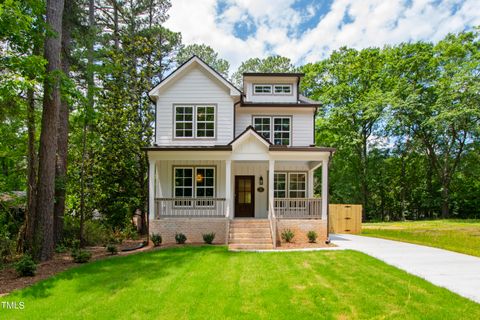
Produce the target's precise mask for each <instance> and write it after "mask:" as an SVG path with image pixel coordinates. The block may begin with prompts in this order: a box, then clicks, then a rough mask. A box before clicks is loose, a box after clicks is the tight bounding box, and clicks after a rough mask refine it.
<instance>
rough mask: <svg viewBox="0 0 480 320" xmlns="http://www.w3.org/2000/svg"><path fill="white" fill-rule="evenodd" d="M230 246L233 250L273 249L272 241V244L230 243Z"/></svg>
mask: <svg viewBox="0 0 480 320" xmlns="http://www.w3.org/2000/svg"><path fill="white" fill-rule="evenodd" d="M228 248H229V249H231V250H255V249H273V245H272V244H271V243H270V244H258V243H233V244H229V245H228Z"/></svg>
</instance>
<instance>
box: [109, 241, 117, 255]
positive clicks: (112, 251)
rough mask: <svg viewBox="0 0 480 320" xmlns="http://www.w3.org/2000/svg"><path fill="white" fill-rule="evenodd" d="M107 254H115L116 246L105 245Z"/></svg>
mask: <svg viewBox="0 0 480 320" xmlns="http://www.w3.org/2000/svg"><path fill="white" fill-rule="evenodd" d="M107 252H108V253H110V254H111V255H114V254H117V253H118V249H117V246H116V245H114V244H108V245H107Z"/></svg>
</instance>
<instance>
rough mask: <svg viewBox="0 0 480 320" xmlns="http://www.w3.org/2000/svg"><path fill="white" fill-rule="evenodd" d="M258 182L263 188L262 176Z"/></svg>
mask: <svg viewBox="0 0 480 320" xmlns="http://www.w3.org/2000/svg"><path fill="white" fill-rule="evenodd" d="M259 182H260V185H261V186H263V177H262V176H260V179H259Z"/></svg>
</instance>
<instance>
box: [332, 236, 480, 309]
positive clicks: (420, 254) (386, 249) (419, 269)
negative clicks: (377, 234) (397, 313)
mask: <svg viewBox="0 0 480 320" xmlns="http://www.w3.org/2000/svg"><path fill="white" fill-rule="evenodd" d="M330 239H331V240H332V243H334V244H335V245H337V246H339V247H341V248H345V249H352V250H357V251H360V252H363V253H366V254H368V255H370V256H372V257H375V258H377V259H380V260H382V261H384V262H386V263H388V264H390V265H392V266H395V267H397V268H399V269H402V270H405V271H407V272H409V273H411V274H414V275H416V276H419V277H421V278H423V279H425V280H427V281H429V282H431V283H433V284H435V285H437V286H440V287H444V288H447V289H449V290H451V291H453V292H455V293H458V294H459V295H461V296H464V297H466V298H469V299H471V300H473V301H475V302H477V303H480V258H477V257H473V256H469V255H466V254H461V253H456V252H452V251H448V250H442V249H437V248H432V247H426V246H421V245H416V244H410V243H405V242H399V241H392V240H384V239H378V238H370V237H362V236H355V235H350V234H337V235H333V234H332V235H330Z"/></svg>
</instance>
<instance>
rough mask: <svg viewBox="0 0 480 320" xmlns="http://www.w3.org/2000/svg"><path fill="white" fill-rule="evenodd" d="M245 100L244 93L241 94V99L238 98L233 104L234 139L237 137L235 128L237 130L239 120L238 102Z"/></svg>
mask: <svg viewBox="0 0 480 320" xmlns="http://www.w3.org/2000/svg"><path fill="white" fill-rule="evenodd" d="M242 100H243V93H242V94H241V95H240V100H238V101H237V102H235V103H234V104H233V138H232V140H233V139H235V138H236V137H235V130H236V122H237V104H239V103H241V102H242Z"/></svg>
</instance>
